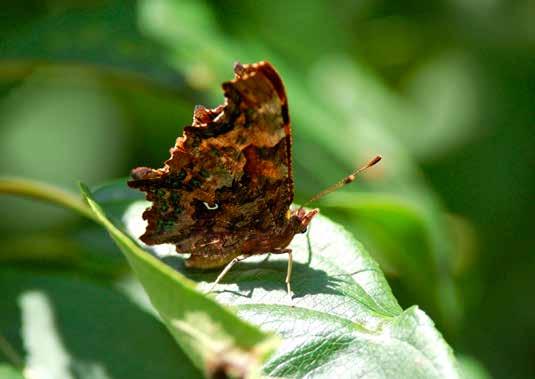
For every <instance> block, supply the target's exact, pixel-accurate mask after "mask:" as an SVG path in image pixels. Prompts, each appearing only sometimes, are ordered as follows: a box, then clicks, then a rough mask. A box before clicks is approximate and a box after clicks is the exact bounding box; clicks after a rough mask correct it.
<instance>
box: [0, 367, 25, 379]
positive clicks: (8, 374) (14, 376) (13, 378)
mask: <svg viewBox="0 0 535 379" xmlns="http://www.w3.org/2000/svg"><path fill="white" fill-rule="evenodd" d="M0 378H2V379H24V375H22V372H21V371H19V370H17V369H16V368H15V367H13V366H10V365H7V364H4V363H0Z"/></svg>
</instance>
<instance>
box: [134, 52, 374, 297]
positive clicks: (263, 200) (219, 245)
mask: <svg viewBox="0 0 535 379" xmlns="http://www.w3.org/2000/svg"><path fill="white" fill-rule="evenodd" d="M222 87H223V92H224V96H225V102H224V104H223V105H220V106H218V107H216V108H213V109H208V108H206V107H204V106H202V105H198V106H196V107H195V110H194V114H193V123H192V125H190V126H186V127H184V132H183V135H182V136H181V137H179V138H178V139H177V140H176V143H175V146H174V147H173V148H171V150H170V153H171V157H170V158H169V159H168V160H167V161H165V163H164V167H163V168H160V169H152V168H148V167H137V168H135V169H134V170H132V174H131V176H132V179H131V180H130V181H128V185H129V186H130V187H132V188H137V189H140V190H141V191H144V192H145V193H146V198H147V200H149V201H150V202H152V206H151V207H150V208H148V209H147V210H146V211H145V212H144V213H143V218H144V219H145V220H147V221H148V225H147V228H146V231H145V233H144V234H143V235H142V236H141V237H140V239H141V241H143V242H144V243H146V244H149V245H154V244H162V243H171V244H174V245H175V246H176V252H177V253H179V254H190V257H189V258H188V259H187V260H186V261H185V264H186V266H187V267H191V268H196V269H213V268H218V267H223V266H225V269H224V270H223V271H222V272H221V274H220V275H219V276H218V278H217V279H216V281H215V282H214V285H216V284H217V283H219V282H220V281H221V279H222V278H223V277H224V275H225V274H226V273H227V272H228V271H229V270H230V268H231V267H232V266H233V265H234V264H235V263H237V262H238V261H240V260H243V259H245V258H247V257H250V256H254V255H260V254H268V253H270V254H288V270H287V275H286V286H287V291H288V294H290V296H291V293H292V292H291V285H290V281H291V272H292V251H291V249H289V248H288V245H289V244H290V242H291V240H292V239H293V237H294V235H296V234H298V233H303V232H305V231H306V230H307V227H308V225H309V223H310V222H311V220H312V219H313V218H314V216H315V215H316V214H317V213H318V210H317V209H313V210H305V208H303V207H300V208H298V209H296V210H290V206H291V204H292V201H293V197H294V181H293V175H292V152H291V148H292V133H291V127H290V116H289V112H288V100H287V97H286V91H285V88H284V84H283V82H282V79H281V78H280V76H279V74H278V73H277V71H276V70H275V68H274V67H273V66H272V65H271V64H270V63H269V62H266V61H263V62H258V63H253V64H244V65H242V64H240V63H237V64H235V66H234V79H233V80H230V81H227V82H225V83H223V85H222ZM380 159H381V158H380V156H377V157H375V158H374V159H372V161H370V162H369V163H368V164H367V165H366V166H364V167H362V168H360V169H358V170H356V171H354V172H353V173H352V174H351V175H349V176H347V177H346V178H344V179H343V180H341V181H340V182H338V183H336V184H334V185H333V186H331V187H329V188H327V189H326V190H324V191H322V192H320V193H319V194H318V195H316V196H315V197H313V198H312V199H311V200H310V201H315V200H317V199H318V198H319V197H322V196H324V195H325V194H327V193H329V192H332V191H333V190H335V189H337V188H339V187H341V186H343V185H345V184H347V183H350V182H352V181H353V180H354V179H355V177H356V175H357V174H358V173H359V172H360V171H362V170H364V169H366V168H368V167H370V166H372V165H373V164H375V163H377V162H378V161H379V160H380ZM310 201H309V202H310ZM307 203H308V202H307Z"/></svg>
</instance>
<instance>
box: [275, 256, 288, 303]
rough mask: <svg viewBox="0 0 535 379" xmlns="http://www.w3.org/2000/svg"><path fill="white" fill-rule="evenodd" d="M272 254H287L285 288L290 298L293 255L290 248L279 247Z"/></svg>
mask: <svg viewBox="0 0 535 379" xmlns="http://www.w3.org/2000/svg"><path fill="white" fill-rule="evenodd" d="M273 254H288V271H287V272H286V280H285V282H286V290H287V291H288V296H289V297H290V299H291V298H292V296H293V292H292V286H291V280H292V266H293V257H292V249H280V250H276V251H274V252H273Z"/></svg>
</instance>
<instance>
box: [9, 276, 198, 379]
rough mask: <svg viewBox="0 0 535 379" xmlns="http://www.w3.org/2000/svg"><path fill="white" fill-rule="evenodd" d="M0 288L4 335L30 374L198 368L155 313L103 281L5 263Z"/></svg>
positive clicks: (140, 374)
mask: <svg viewBox="0 0 535 379" xmlns="http://www.w3.org/2000/svg"><path fill="white" fill-rule="evenodd" d="M0 291H1V293H2V296H1V297H0V314H1V315H2V317H0V331H1V333H2V337H4V338H5V340H6V341H8V342H7V343H9V345H10V346H11V350H13V351H14V352H15V353H12V354H16V356H18V357H19V358H18V359H19V360H22V361H23V362H20V363H21V364H23V365H24V367H25V369H27V370H28V373H31V372H33V373H34V374H35V376H32V377H36V378H41V377H43V378H44V377H47V378H65V379H67V378H80V379H90V378H109V379H122V378H132V379H142V378H143V379H144V378H148V377H153V378H176V377H177V373H181V375H184V376H185V377H191V378H197V377H200V376H201V373H200V372H199V371H198V369H197V368H195V367H194V366H193V365H192V364H191V362H190V360H189V359H188V357H187V356H186V355H185V354H184V353H183V352H182V351H181V350H180V349H179V348H177V346H176V344H175V342H174V340H173V339H172V338H171V337H170V336H169V334H168V333H167V331H166V329H165V327H164V326H163V325H162V324H161V323H160V322H159V321H158V320H157V319H156V318H154V317H153V316H151V315H150V314H148V313H146V312H145V311H142V310H141V309H140V308H139V307H138V306H136V305H135V304H133V303H132V302H131V301H129V300H128V299H127V298H126V297H125V296H124V295H122V294H121V293H119V292H118V291H117V290H115V289H113V288H110V287H109V286H108V285H104V284H99V283H97V282H95V281H92V280H91V281H90V280H85V279H82V278H80V277H79V276H74V275H58V274H54V273H49V272H48V273H47V272H46V271H35V270H28V269H25V270H21V269H15V268H13V267H9V266H8V267H6V266H3V267H2V269H1V270H0ZM0 357H2V354H1V352H0ZM4 377H5V376H3V374H2V371H1V369H0V378H4Z"/></svg>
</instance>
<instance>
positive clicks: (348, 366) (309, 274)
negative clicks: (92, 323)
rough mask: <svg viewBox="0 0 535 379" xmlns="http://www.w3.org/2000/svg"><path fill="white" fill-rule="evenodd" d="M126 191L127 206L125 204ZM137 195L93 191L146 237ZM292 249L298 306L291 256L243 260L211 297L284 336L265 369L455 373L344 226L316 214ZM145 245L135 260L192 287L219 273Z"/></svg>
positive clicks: (118, 188) (321, 373) (440, 344)
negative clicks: (190, 266) (156, 264)
mask: <svg viewBox="0 0 535 379" xmlns="http://www.w3.org/2000/svg"><path fill="white" fill-rule="evenodd" d="M121 192H123V195H122V197H123V198H124V201H119V200H120V198H121V195H120V194H121ZM134 193H135V192H133V191H132V190H129V189H128V188H127V187H126V186H125V185H124V184H120V183H116V184H115V185H112V186H108V187H102V188H100V189H99V190H97V191H96V192H95V198H96V199H97V201H98V200H99V199H101V202H100V205H101V206H102V207H103V209H104V210H107V209H108V207H109V209H110V213H111V214H113V215H114V216H113V219H114V220H115V221H116V222H117V225H118V226H119V227H121V228H124V229H125V231H126V232H127V233H129V234H130V235H131V236H132V238H135V237H137V236H139V235H140V234H141V233H142V232H143V229H144V221H143V220H142V218H141V213H142V212H143V210H144V209H145V207H146V206H147V202H145V201H144V200H135V197H136V196H135V195H133V194H134ZM118 205H120V206H118ZM121 209H122V210H121ZM120 212H122V216H120ZM131 243H132V244H133V242H131ZM138 243H139V242H138ZM134 246H135V245H134ZM290 247H291V248H292V249H293V251H294V257H295V258H294V269H293V275H292V288H293V291H294V292H295V296H294V298H293V299H292V300H290V299H289V298H288V296H287V294H286V288H285V285H284V277H285V274H286V266H287V262H286V257H285V256H271V257H270V258H269V260H268V261H262V259H260V258H252V259H251V261H249V260H246V261H244V262H240V263H239V264H238V265H236V266H235V267H234V268H233V269H232V270H231V271H230V272H229V273H228V274H227V276H226V277H225V280H224V283H222V284H220V285H219V286H217V287H216V291H215V294H216V297H217V300H218V301H219V302H222V303H224V304H228V305H232V306H233V307H234V308H235V309H237V310H238V314H239V315H240V316H241V317H242V318H244V319H246V320H248V321H250V322H252V323H254V324H257V325H258V326H260V327H261V328H262V329H264V330H266V331H271V332H275V333H277V334H279V335H281V336H282V337H283V343H282V346H281V347H280V348H279V350H277V352H276V353H275V355H274V356H272V357H271V358H270V359H269V360H268V362H267V363H266V364H265V366H264V371H265V373H267V374H268V375H270V376H290V377H295V376H297V377H300V376H304V375H313V376H318V377H332V375H333V373H336V372H339V373H344V374H345V375H348V374H350V375H351V376H355V377H359V376H362V375H364V374H366V375H372V376H373V377H377V378H397V377H407V376H410V377H414V378H420V377H421V378H456V377H458V373H457V369H456V363H455V360H454V358H453V354H452V352H451V349H450V348H449V347H448V345H447V344H446V343H445V342H444V340H443V339H442V336H441V335H440V333H439V332H438V331H437V330H436V329H435V328H434V325H433V322H432V321H431V320H430V319H429V317H428V316H427V315H426V314H425V313H424V312H423V311H421V310H420V309H419V308H418V307H416V306H414V307H411V308H409V309H407V310H405V311H403V310H402V309H401V308H400V306H399V305H398V303H397V301H396V299H395V298H394V297H393V295H392V293H391V290H390V288H389V286H388V284H387V282H386V280H385V278H384V276H383V274H382V272H381V270H380V269H379V266H378V265H377V263H375V262H374V261H373V259H372V258H371V257H370V256H369V254H368V253H367V252H366V250H364V248H363V247H362V246H361V245H360V243H358V242H357V241H355V240H354V239H353V238H352V237H351V236H350V235H349V234H348V233H347V232H346V231H344V230H343V229H342V228H341V227H340V226H338V225H336V224H334V223H333V222H331V221H329V220H328V219H326V218H324V217H321V216H320V217H318V218H317V219H315V220H314V221H313V222H312V224H311V226H310V228H309V231H308V232H307V233H306V234H304V235H298V236H296V237H295V238H294V241H293V242H292V244H291V245H290ZM144 249H145V253H143V252H142V251H140V252H139V254H145V255H147V256H148V257H150V258H151V259H153V258H154V256H156V257H159V259H160V260H161V261H163V262H165V263H166V264H167V265H168V266H167V267H173V268H174V269H175V270H178V271H179V272H181V273H183V274H184V275H186V276H188V277H190V278H191V279H193V280H194V281H196V282H197V283H198V288H199V289H201V290H206V289H207V288H208V287H209V284H210V282H212V281H213V280H214V279H215V277H216V275H217V272H208V273H202V272H192V271H188V270H186V269H185V267H184V263H183V258H182V257H181V256H178V255H176V254H174V253H173V250H174V249H173V246H169V245H160V246H156V247H151V248H149V247H147V246H145V247H144ZM140 250H141V249H140ZM149 293H150V291H149ZM156 308H158V306H156Z"/></svg>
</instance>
